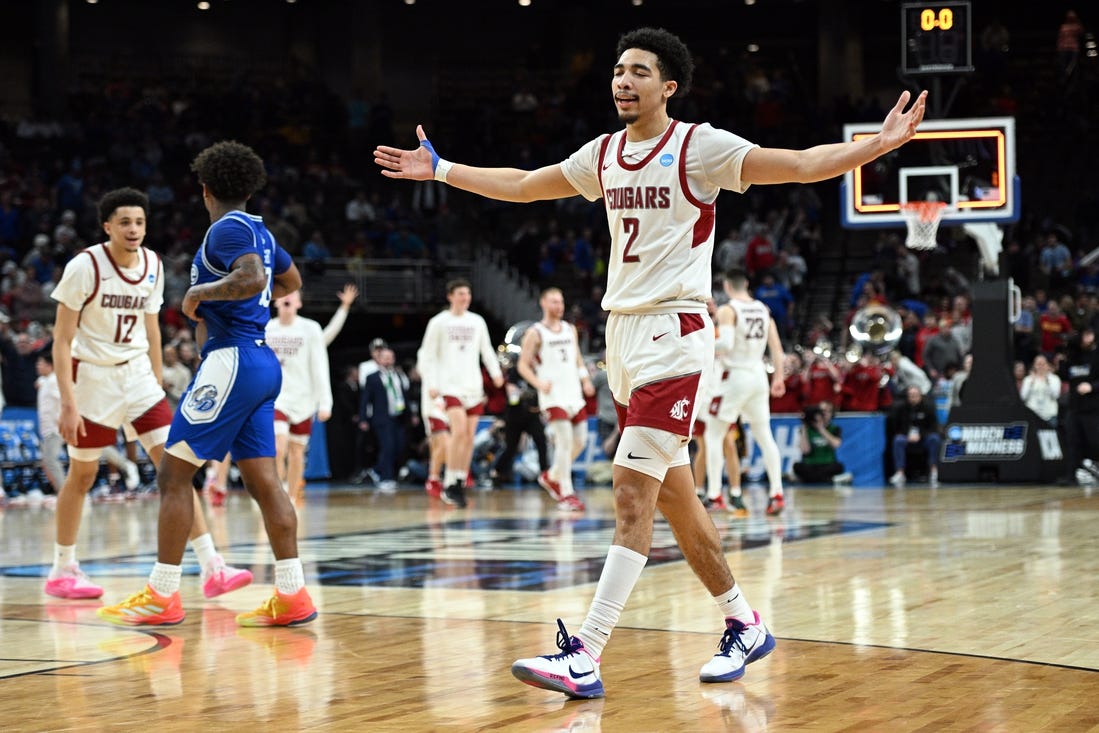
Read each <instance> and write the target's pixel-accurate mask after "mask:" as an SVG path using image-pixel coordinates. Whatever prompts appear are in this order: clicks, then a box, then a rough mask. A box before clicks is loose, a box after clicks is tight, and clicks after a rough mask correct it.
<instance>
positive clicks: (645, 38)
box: [615, 28, 695, 97]
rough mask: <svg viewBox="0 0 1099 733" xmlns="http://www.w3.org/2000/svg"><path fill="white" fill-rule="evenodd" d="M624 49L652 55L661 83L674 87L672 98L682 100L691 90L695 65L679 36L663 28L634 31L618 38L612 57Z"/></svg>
mask: <svg viewBox="0 0 1099 733" xmlns="http://www.w3.org/2000/svg"><path fill="white" fill-rule="evenodd" d="M628 48H640V49H641V50H642V51H648V52H650V53H653V54H656V67H657V68H658V69H659V70H660V76H661V78H662V79H664V81H674V82H676V83H677V84H678V87H677V88H676V90H675V94H674V95H672V96H676V97H683V96H686V94H687V92H689V91H691V77H692V76H693V75H694V70H695V64H694V59H692V58H691V52H690V51H689V50H688V49H687V45H686V44H685V43H683V41H681V40H679V36H677V35H675V34H674V33H672V32H671V31H668V30H665V29H663V28H638V29H637V30H633V31H630V32H629V33H625V34H623V35H622V37H620V38H619V39H618V48H617V50H616V51H615V58H621V56H622V54H623V53H624V52H625V51H626V49H628Z"/></svg>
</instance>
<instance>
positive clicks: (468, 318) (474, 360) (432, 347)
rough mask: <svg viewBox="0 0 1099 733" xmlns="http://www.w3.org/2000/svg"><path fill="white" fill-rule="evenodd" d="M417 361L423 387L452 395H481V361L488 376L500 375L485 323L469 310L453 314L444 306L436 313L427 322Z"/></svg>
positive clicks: (483, 391)
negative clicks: (443, 308) (444, 308)
mask: <svg viewBox="0 0 1099 733" xmlns="http://www.w3.org/2000/svg"><path fill="white" fill-rule="evenodd" d="M416 362H417V365H418V367H419V369H420V374H421V376H422V377H423V385H424V388H425V389H436V390H438V391H439V392H441V393H442V394H444V395H450V396H453V397H483V396H484V394H485V387H484V379H483V378H482V376H481V364H482V363H483V364H484V365H485V369H487V370H488V373H489V376H491V377H493V378H496V377H500V376H502V373H501V371H500V362H499V361H498V360H497V358H496V349H495V348H494V347H493V345H492V340H491V338H490V337H489V333H488V325H487V324H486V323H485V319H484V318H482V317H481V316H479V315H477V314H476V313H473V312H472V311H466V312H465V313H463V314H461V315H454V314H453V313H451V312H450V311H449V310H444V311H441V312H439V313H437V314H435V315H434V316H433V317H432V318H431V320H430V321H428V322H427V329H426V330H425V331H424V338H423V341H422V343H421V344H420V349H419V351H418V352H417V354H416Z"/></svg>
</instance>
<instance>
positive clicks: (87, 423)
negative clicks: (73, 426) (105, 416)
mask: <svg viewBox="0 0 1099 733" xmlns="http://www.w3.org/2000/svg"><path fill="white" fill-rule="evenodd" d="M117 442H118V428H109V427H107V426H106V425H100V424H99V423H96V422H92V421H91V420H88V419H86V418H85V420H84V435H80V434H79V431H78V432H77V436H76V445H75V446H73V447H74V448H106V447H107V446H108V445H114V444H115V443H117Z"/></svg>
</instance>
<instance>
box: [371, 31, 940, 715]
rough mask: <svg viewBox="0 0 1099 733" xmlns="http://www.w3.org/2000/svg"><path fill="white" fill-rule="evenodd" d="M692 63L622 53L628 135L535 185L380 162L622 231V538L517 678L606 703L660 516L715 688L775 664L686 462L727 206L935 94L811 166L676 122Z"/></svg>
mask: <svg viewBox="0 0 1099 733" xmlns="http://www.w3.org/2000/svg"><path fill="white" fill-rule="evenodd" d="M692 71H693V62H692V59H691V53H690V51H689V50H688V49H687V47H686V46H685V45H684V44H683V42H682V41H681V40H680V39H679V38H678V37H676V36H674V35H673V34H671V33H669V32H668V31H666V30H663V29H653V28H642V29H639V30H635V31H631V32H629V33H627V34H625V35H624V36H622V37H621V38H620V39H619V42H618V48H617V60H616V61H615V64H614V73H613V76H612V77H611V79H610V92H611V94H612V96H613V99H614V104H615V107H616V108H617V111H618V118H619V120H620V121H621V122H623V123H624V124H625V129H623V130H620V131H618V132H615V133H612V134H609V135H600V136H599V137H597V138H596V139H594V140H592V141H591V142H589V143H587V144H586V145H584V146H583V147H582V148H581V149H580V150H578V151H577V152H575V153H574V154H573V155H571V156H570V157H569V158H568V159H567V160H565V161H564V162H562V163H560V164H556V165H548V166H544V167H542V168H538V169H536V170H523V169H520V168H480V167H475V166H470V165H461V164H457V163H452V162H450V161H448V160H445V159H443V158H441V157H440V156H439V155H438V154H437V153H436V152H435V149H434V147H433V146H432V145H431V143H430V142H429V141H428V140H427V136H426V134H425V133H424V131H423V128H422V127H417V129H416V130H417V135H418V137H419V139H420V145H419V147H418V148H416V149H414V150H401V149H399V148H393V147H389V146H379V147H378V148H377V149H376V150H375V152H374V159H375V162H376V163H377V164H378V165H380V166H381V168H382V174H383V175H385V176H388V177H390V178H402V179H410V180H428V179H431V178H434V179H435V180H438V181H443V182H446V183H448V184H450V185H452V186H455V187H457V188H460V189H463V190H466V191H471V192H473V193H476V194H480V195H482V196H486V197H488V198H492V199H496V200H500V201H515V202H529V201H542V200H547V199H559V198H566V197H570V196H576V195H583V196H584V197H585V198H587V199H588V200H590V201H596V200H599V199H602V200H603V203H604V206H605V208H606V211H607V222H608V224H609V226H610V234H611V251H610V256H609V258H608V265H607V268H608V272H607V288H606V293H605V295H604V298H603V308H604V310H607V311H609V312H610V315H609V317H608V319H607V330H606V338H607V378H608V383H609V386H610V389H611V391H612V392H613V394H614V399H615V401H616V402H617V404H618V408H619V423H620V425H621V426H622V435H621V440H620V442H619V445H618V449H617V451H616V452H615V458H614V469H613V471H614V472H613V477H612V481H613V486H614V503H615V518H616V522H615V532H614V540H613V544H612V545H611V548H610V550H609V552H608V553H607V560H606V562H605V564H604V565H603V571H602V573H601V575H600V578H599V583H598V585H597V586H596V589H595V598H594V599H593V601H592V604H591V606H590V608H589V610H588V615H587V618H585V620H584V622H583V623H582V624H581V626H580V629H579V631H578V633H577V635H576V636H570V635H569V634H568V632H567V631H566V630H565V626H564V624H563V623H562V622H561V621H560V620H558V631H559V633H558V647H559V653H555V654H548V655H545V656H540V657H532V658H529V659H520V660H518V661H517V662H515V663H514V664H513V665H512V673H513V674H514V675H515V676H516V677H517V678H519V679H520V680H522V681H523V682H526V683H528V684H531V685H534V686H536V687H543V688H546V689H550V690H557V691H560V692H563V693H565V694H566V695H568V696H570V697H582V698H588V697H600V696H602V695H603V682H602V678H601V675H600V671H599V662H600V658H601V655H602V652H603V648H604V646H605V645H606V643H607V640H608V639H609V637H610V634H611V632H612V630H613V629H614V627H615V625H616V624H617V623H618V619H619V616H620V614H621V613H622V609H623V608H624V607H625V604H626V601H627V599H628V597H629V595H630V592H631V591H632V590H633V587H634V585H635V584H636V583H637V581H638V579H639V578H640V576H641V571H642V569H643V568H644V566H645V563H646V561H647V555H648V552H649V549H650V545H651V543H652V533H653V519H654V515H655V512H656V510H657V509H660V511H661V512H662V513H663V514H664V516H665V517H666V518H667V520H668V523H669V524H670V525H671V527H672V530H673V531H674V532H675V535H676V538H677V539H678V541H679V547H680V549H681V550H682V551H683V553H684V556H685V558H686V559H687V562H688V564H690V566H691V568H692V570H694V572H695V573H696V574H697V575H698V577H699V579H700V580H701V581H702V583H703V584H704V585H705V586H706V588H707V590H709V592H710V593H711V595H712V596H713V597H714V601H715V603H716V604H717V606H718V608H719V609H720V612H721V614H722V615H723V616H724V617H725V632H724V635H723V636H722V638H721V642H720V644H719V646H718V653H717V654H716V655H714V657H713V658H712V659H710V660H709V661H708V662H707V663H706V664H705V666H703V668H702V671H701V673H700V675H699V676H700V679H701V680H702V681H704V682H726V681H730V680H735V679H738V678H739V677H741V676H742V675H743V674H744V669H745V666H746V665H747V664H748V663H750V662H754V661H756V660H758V659H761V658H762V657H764V656H765V655H767V654H768V653H770V651H771V650H772V649H773V648H774V645H775V640H774V637H773V636H772V635H771V634H770V632H769V631H768V630H767V627H766V626H764V624H763V622H762V621H761V620H760V618H759V614H758V613H756V612H755V611H753V610H752V607H751V606H750V605H749V604H748V602H747V600H746V599H745V597H744V594H743V593H742V592H741V589H740V587H739V585H737V584H736V582H735V581H734V579H733V574H732V571H731V570H730V569H729V564H728V561H727V560H726V559H725V555H724V554H723V553H722V549H721V541H720V539H719V537H718V534H717V529H716V528H715V527H714V523H713V521H711V519H710V516H709V514H708V513H707V512H706V509H705V508H704V507H703V506H702V502H700V501H699V500H698V497H697V496H696V495H695V491H694V481H693V479H692V476H691V467H690V463H689V457H688V453H687V442H688V438H689V436H690V430H691V425H692V423H693V419H694V413H695V410H696V408H697V406H696V402H697V398H698V390H699V377H700V375H701V374H702V373H703V372H704V371H705V370H706V369H708V368H710V362H711V361H712V360H713V357H714V331H713V324H712V322H711V320H710V318H709V316H708V315H707V313H706V300H707V299H708V298H710V297H711V292H710V288H711V281H710V275H711V273H710V262H711V261H712V259H713V243H714V202H715V201H716V199H717V197H718V194H719V193H720V192H721V191H722V190H731V191H739V192H743V191H745V190H746V189H747V188H748V186H749V185H751V184H768V183H795V182H800V183H809V182H812V181H820V180H824V179H826V178H832V177H835V176H838V175H840V174H842V173H844V172H845V171H848V170H851V169H853V168H855V167H856V166H859V165H863V164H865V163H868V162H869V161H871V160H874V159H875V158H877V157H878V156H880V155H882V154H883V153H886V152H888V151H890V150H892V149H894V148H896V147H899V146H900V145H902V144H904V143H905V142H907V141H908V140H910V139H911V138H912V137H913V136H914V135H915V134H916V127H917V125H918V124H919V122H920V120H921V119H922V118H923V113H924V107H925V101H926V94H925V93H924V94H921V95H920V96H919V97H918V98H917V99H916V101H915V103H914V104H913V105H912V106H911V108H910V109H908V111H905V107H906V106H907V105H908V101H909V98H910V94H909V93H908V92H907V91H906V92H903V93H902V94H901V96H900V99H898V100H897V104H896V105H895V106H894V107H893V109H892V110H890V112H889V114H888V116H887V117H886V119H885V122H884V123H883V125H882V128H881V131H880V132H879V133H878V134H876V135H872V136H867V137H865V138H862V139H859V140H857V141H853V142H845V143H835V144H829V145H818V146H815V147H812V148H808V149H806V150H786V149H779V148H763V147H759V146H756V145H753V144H752V143H750V142H748V141H747V140H745V139H743V138H741V137H738V136H737V135H734V134H733V133H731V132H726V131H724V130H720V129H717V128H714V127H712V126H710V125H709V124H698V125H695V124H687V123H684V122H680V121H678V120H673V119H671V118H670V117H669V116H668V111H667V102H668V99H669V98H671V97H672V96H673V95H676V94H683V93H685V92H686V91H687V89H688V87H689V85H690V80H691V75H692Z"/></svg>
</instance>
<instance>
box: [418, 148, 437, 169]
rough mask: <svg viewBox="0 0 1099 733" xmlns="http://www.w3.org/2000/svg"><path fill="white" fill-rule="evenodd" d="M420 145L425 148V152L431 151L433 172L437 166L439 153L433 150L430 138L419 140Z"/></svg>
mask: <svg viewBox="0 0 1099 733" xmlns="http://www.w3.org/2000/svg"><path fill="white" fill-rule="evenodd" d="M420 145H421V146H423V147H425V148H427V152H429V153H431V170H432V172H434V171H435V169H436V168H438V167H439V154H438V153H436V152H435V148H434V147H432V145H431V141H430V140H421V141H420Z"/></svg>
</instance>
